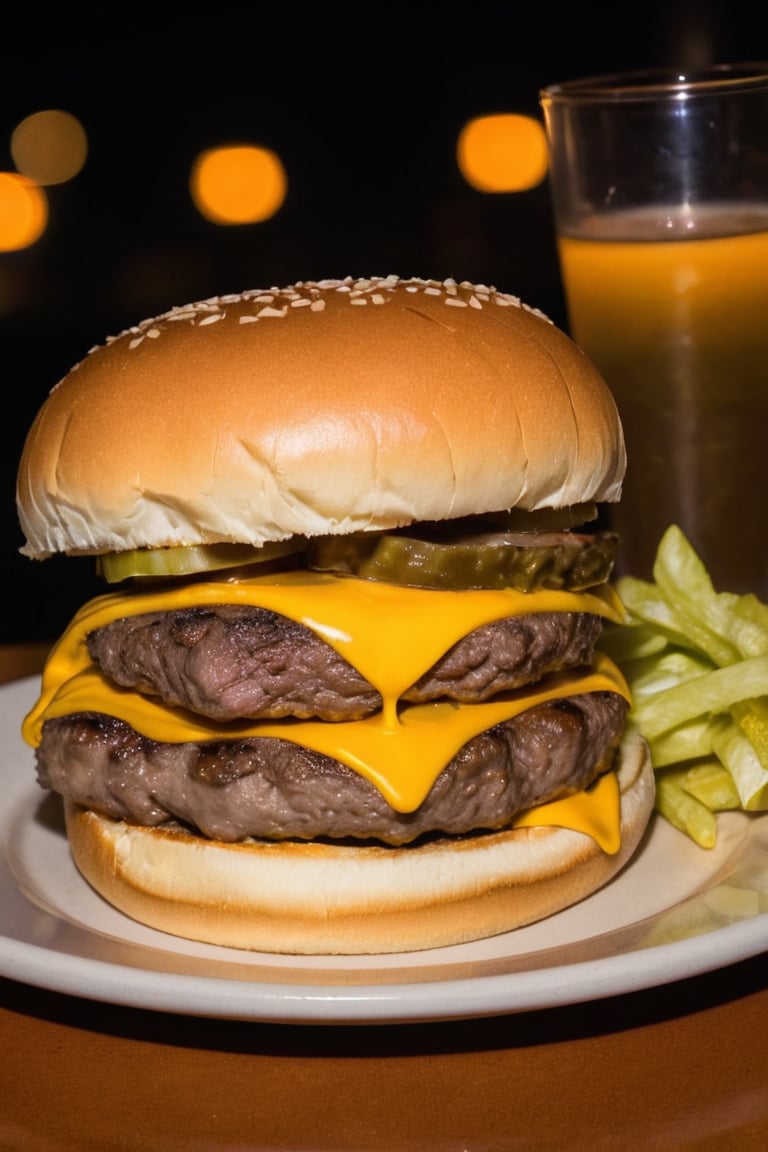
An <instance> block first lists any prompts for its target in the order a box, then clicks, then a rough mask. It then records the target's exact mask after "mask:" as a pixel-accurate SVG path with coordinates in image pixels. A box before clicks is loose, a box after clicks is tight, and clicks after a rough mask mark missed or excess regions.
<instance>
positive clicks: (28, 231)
mask: <svg viewBox="0 0 768 1152" xmlns="http://www.w3.org/2000/svg"><path fill="white" fill-rule="evenodd" d="M47 223H48V198H47V196H46V194H45V192H44V191H43V189H42V188H40V187H39V186H38V185H37V184H35V182H34V181H33V180H29V179H27V177H26V176H22V175H20V174H19V173H18V172H0V252H17V251H18V250H19V249H20V248H28V247H29V245H30V244H34V243H35V241H36V240H39V239H40V237H41V236H42V234H43V232H44V231H45V226H46V224H47Z"/></svg>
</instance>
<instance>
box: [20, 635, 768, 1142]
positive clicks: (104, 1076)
mask: <svg viewBox="0 0 768 1152" xmlns="http://www.w3.org/2000/svg"><path fill="white" fill-rule="evenodd" d="M42 654H43V648H42V646H36V647H35V648H29V649H28V648H14V649H6V650H4V651H2V650H0V678H2V679H5V680H8V679H11V678H13V677H14V676H19V675H23V674H27V673H29V672H31V671H34V670H36V669H37V668H38V667H39V666H40V661H41V659H42ZM766 1148H768V958H766V957H756V958H754V959H751V960H747V961H744V962H742V963H739V964H735V965H733V966H731V967H729V968H727V969H724V970H722V971H719V972H716V973H713V974H711V975H706V976H699V977H695V978H693V979H691V980H688V981H685V982H681V983H676V984H670V985H666V986H665V987H662V988H660V989H655V990H652V991H647V992H635V993H632V994H630V995H627V996H620V997H613V998H610V999H606V1000H601V1001H597V1002H594V1003H589V1004H578V1005H572V1006H569V1007H565V1008H558V1009H548V1010H544V1011H539V1012H528V1013H520V1014H515V1015H510V1016H505V1017H493V1018H488V1019H480V1020H469V1021H458V1022H452V1023H446V1022H442V1023H428V1024H407V1025H399V1026H397V1025H380V1026H375V1025H374V1026H354V1025H350V1026H344V1027H338V1026H317V1027H310V1026H305V1025H275V1024H253V1023H243V1022H232V1021H224V1020H211V1019H203V1018H195V1017H191V1016H176V1015H167V1014H163V1013H154V1012H148V1011H144V1010H135V1009H128V1008H121V1007H115V1006H111V1005H106V1004H100V1003H97V1002H93V1001H89V1000H80V999H77V998H74V997H68V996H65V995H61V994H57V993H53V992H48V991H43V990H40V989H37V988H34V987H29V986H26V985H24V984H18V983H15V982H13V981H9V980H2V981H0V1152H16V1150H18V1152H38V1150H39V1152H89V1150H93V1152H112V1150H115V1152H116V1150H118V1149H119V1150H132V1149H147V1150H151V1152H174V1150H176V1149H178V1150H182V1149H183V1150H184V1152H217V1150H221V1152H245V1150H246V1149H264V1150H267V1149H269V1150H270V1152H271V1150H277V1149H291V1150H301V1152H310V1150H313V1149H317V1150H326V1149H327V1150H333V1152H341V1150H346V1149H349V1150H355V1152H362V1150H365V1149H386V1150H388V1152H409V1150H411V1149H413V1150H414V1152H432V1150H435V1152H437V1150H442V1149H445V1150H446V1152H448V1150H449V1152H464V1150H466V1152H484V1150H488V1152H490V1150H496V1149H521V1150H529V1149H541V1150H558V1152H569V1150H573V1149H590V1150H592V1152H616V1150H618V1152H633V1150H635V1149H637V1150H642V1152H660V1150H662V1149H663V1150H664V1152H673V1150H683V1149H685V1150H688V1152H728V1150H730V1149H733V1150H734V1152H765V1149H766Z"/></svg>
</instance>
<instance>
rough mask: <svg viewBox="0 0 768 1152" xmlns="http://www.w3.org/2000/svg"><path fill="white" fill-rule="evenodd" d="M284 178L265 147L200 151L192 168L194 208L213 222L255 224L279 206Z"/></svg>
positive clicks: (271, 213) (229, 146) (285, 181)
mask: <svg viewBox="0 0 768 1152" xmlns="http://www.w3.org/2000/svg"><path fill="white" fill-rule="evenodd" d="M287 187H288V181H287V177H286V174H285V169H284V168H283V165H282V162H281V160H280V158H279V157H278V156H277V155H276V154H275V153H274V152H272V151H271V150H270V149H268V148H261V147H257V146H255V145H245V144H242V145H228V146H226V147H220V148H211V149H209V150H208V151H206V152H202V153H201V154H200V155H199V156H198V157H197V159H196V160H195V163H194V165H193V167H192V172H191V176H190V192H191V195H192V199H193V201H194V203H195V207H196V208H197V210H198V212H200V213H201V215H203V216H205V217H206V219H208V220H211V221H213V223H215V224H257V223H259V222H261V221H262V220H268V219H269V218H270V217H271V216H274V215H275V213H276V212H277V211H279V209H280V208H281V206H282V204H283V201H284V200H285V195H286V190H287Z"/></svg>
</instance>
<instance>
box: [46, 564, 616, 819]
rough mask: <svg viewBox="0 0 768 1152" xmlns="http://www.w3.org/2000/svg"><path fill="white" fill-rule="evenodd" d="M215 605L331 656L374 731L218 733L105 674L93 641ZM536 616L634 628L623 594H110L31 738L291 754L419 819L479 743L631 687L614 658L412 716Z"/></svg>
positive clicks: (294, 576) (337, 588)
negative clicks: (254, 741) (94, 731)
mask: <svg viewBox="0 0 768 1152" xmlns="http://www.w3.org/2000/svg"><path fill="white" fill-rule="evenodd" d="M215 604H245V605H252V606H255V607H260V608H265V609H267V610H271V611H274V612H278V613H280V614H282V615H283V616H286V617H289V618H290V619H292V620H295V621H297V622H299V623H301V624H304V625H306V626H307V627H309V628H310V629H312V631H313V632H315V633H316V635H318V636H319V637H321V638H322V639H323V640H324V641H325V642H326V643H328V644H330V645H331V646H332V647H333V648H334V649H335V650H336V651H337V652H338V653H339V654H340V655H341V656H343V657H344V659H346V660H347V661H348V662H349V663H350V664H352V665H353V666H354V667H355V668H356V669H357V670H358V671H359V672H360V674H361V675H362V676H364V677H365V678H366V679H367V680H368V681H369V682H370V683H371V684H372V685H373V686H374V687H375V688H376V689H377V690H378V691H379V693H380V695H381V697H382V701H383V708H382V711H381V712H380V713H378V714H376V715H375V716H371V717H369V718H367V719H366V720H363V721H354V722H340V723H329V722H326V721H314V720H301V721H292V720H280V721H269V720H259V721H250V720H242V721H235V722H230V723H224V724H222V723H221V722H217V721H213V720H208V719H207V718H205V717H201V716H198V715H195V714H192V713H190V712H188V711H185V710H183V709H180V708H173V707H169V706H167V705H165V704H163V703H162V702H161V701H160V700H159V699H157V698H149V697H145V696H142V695H141V694H140V693H138V692H135V691H132V690H128V689H121V688H117V687H116V686H114V685H112V684H110V683H109V682H108V681H107V680H106V679H105V677H104V676H103V675H102V674H101V672H100V671H99V669H98V668H97V666H96V665H95V664H94V663H93V662H92V661H91V659H90V657H89V655H88V651H87V647H86V636H87V635H88V633H89V632H91V631H93V630H94V629H95V628H100V627H103V626H104V625H105V624H108V623H109V622H110V621H112V620H116V619H119V618H121V617H124V616H127V615H138V614H142V613H146V612H157V611H172V610H175V609H180V608H192V607H198V606H211V605H215ZM532 612H591V613H596V614H598V615H600V616H603V617H604V618H607V619H610V620H617V621H620V620H621V619H622V618H623V613H622V608H621V604H620V602H619V601H618V599H617V597H616V595H615V593H614V592H613V590H612V589H611V588H610V587H609V586H603V587H601V588H600V589H597V590H593V591H592V592H579V593H574V592H562V591H549V590H543V591H539V592H533V593H519V592H515V591H513V590H501V591H499V590H492V591H491V590H489V591H484V590H471V591H461V592H450V591H440V592H437V591H432V590H429V589H423V588H409V587H404V586H398V585H393V584H387V583H383V582H376V581H368V580H359V579H356V578H354V577H342V578H339V577H335V576H329V575H326V574H320V573H313V572H291V573H284V574H281V575H279V576H276V575H270V576H268V577H267V576H263V577H254V578H251V579H247V580H242V581H220V582H219V581H211V582H206V583H193V584H186V585H182V586H176V587H171V588H166V589H161V590H157V589H154V590H150V591H147V592H138V593H136V592H132V593H129V594H127V595H126V594H124V593H120V592H116V593H110V594H107V595H105V596H100V597H97V598H96V599H95V600H91V601H90V602H89V603H88V604H86V605H84V607H83V608H82V609H81V610H80V611H79V612H78V613H77V615H76V616H75V618H74V619H73V621H72V622H71V624H70V626H69V628H68V629H67V631H66V632H65V633H64V635H63V636H62V638H61V640H60V641H59V642H58V644H57V645H56V646H55V648H54V649H53V651H52V652H51V655H50V657H49V659H48V662H47V664H46V667H45V670H44V673H43V679H42V688H41V694H40V698H39V700H38V702H37V704H36V705H35V707H34V708H33V709H32V711H31V712H30V713H29V715H28V716H27V717H26V719H25V721H24V725H23V735H24V738H25V740H26V741H27V742H28V743H29V744H31V745H32V746H37V745H38V744H39V742H40V739H41V733H42V726H43V724H44V722H45V721H46V720H48V719H53V718H57V717H62V716H66V715H70V714H73V713H75V712H88V711H90V712H101V713H104V714H106V715H111V716H116V717H118V718H119V719H122V720H124V721H125V722H126V723H128V724H130V725H131V727H133V728H134V729H136V731H138V732H140V733H141V734H143V735H145V736H147V737H149V738H150V739H153V740H158V741H163V742H171V743H173V742H186V741H196V742H199V741H207V740H216V739H222V738H224V739H237V738H243V737H248V736H264V737H275V738H279V739H283V740H290V741H293V742H294V743H296V744H300V745H302V746H303V747H307V748H311V749H313V750H314V751H316V752H320V753H322V754H324V755H327V756H331V757H333V758H334V759H337V760H339V761H341V762H342V763H343V764H346V765H347V766H348V767H350V768H352V769H353V770H354V771H356V772H358V773H359V774H360V775H361V776H363V777H364V778H365V779H367V780H368V781H369V782H370V783H372V784H374V785H375V786H376V787H377V788H379V790H380V791H381V792H382V794H383V796H384V797H385V799H386V800H387V801H388V803H389V804H390V805H391V806H392V807H393V808H395V809H396V810H397V811H401V812H410V811H413V810H414V809H416V808H418V807H419V805H420V804H421V803H422V802H423V800H424V798H425V797H426V795H427V794H428V792H429V791H430V789H431V787H432V785H433V784H434V782H435V780H436V779H437V776H438V775H439V774H440V772H441V771H442V769H443V768H444V767H445V765H446V764H447V763H448V762H449V761H450V760H451V759H452V758H453V757H454V756H455V755H456V753H457V752H458V751H459V749H460V748H461V747H462V746H463V745H464V744H465V743H466V742H467V740H469V739H471V738H472V737H473V736H475V735H477V734H478V733H480V732H482V731H484V730H485V729H486V728H490V727H492V726H493V725H494V724H498V723H500V722H501V721H504V720H508V719H511V718H512V717H514V716H516V715H518V714H519V713H520V712H523V711H525V710H527V709H529V708H532V707H535V706H536V705H537V704H539V703H543V702H545V701H548V700H555V699H558V698H562V697H563V696H566V695H575V694H578V693H582V692H597V691H612V692H618V693H620V694H621V695H623V696H625V697H626V698H627V699H629V694H628V690H627V686H626V684H625V682H624V680H623V678H622V676H621V674H620V672H619V671H618V669H617V668H616V667H615V665H613V664H612V663H611V662H610V661H609V660H608V659H607V658H606V657H604V656H598V657H597V658H596V660H595V662H594V665H593V667H592V668H589V669H586V670H581V671H579V672H576V673H562V674H558V675H554V676H549V677H546V678H545V680H543V681H541V682H540V683H539V684H537V685H534V686H533V687H531V688H526V689H521V690H519V691H517V692H514V693H509V694H506V695H505V696H504V697H499V698H496V699H494V700H490V701H488V702H486V703H479V704H455V703H453V702H445V701H439V702H435V703H431V704H422V705H403V704H400V705H399V703H398V702H399V701H400V698H401V696H402V694H403V693H404V692H405V691H406V689H408V688H409V687H410V686H411V685H412V684H413V683H415V682H416V680H418V679H419V677H420V676H421V675H423V673H424V672H426V671H427V670H428V669H429V668H430V667H431V666H432V665H433V664H434V663H435V662H436V661H437V660H438V659H439V658H440V657H441V656H442V655H443V654H444V653H445V652H447V651H448V650H449V649H450V648H451V647H452V646H453V645H454V644H455V643H457V641H459V640H460V639H461V638H462V637H463V636H465V635H467V634H468V633H469V632H471V631H473V630H474V629H476V628H479V627H482V626H483V625H484V624H488V623H491V622H492V621H494V620H498V619H503V618H505V617H508V616H517V615H525V614H530V613H532Z"/></svg>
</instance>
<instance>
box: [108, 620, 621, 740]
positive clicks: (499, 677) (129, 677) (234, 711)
mask: <svg viewBox="0 0 768 1152" xmlns="http://www.w3.org/2000/svg"><path fill="white" fill-rule="evenodd" d="M601 630H602V620H601V619H600V617H598V616H593V615H590V614H587V613H579V612H545V613H541V614H536V613H532V614H530V615H526V616H518V617H510V618H508V619H504V620H498V621H495V622H493V623H491V624H487V625H485V626H484V627H482V628H478V629H476V630H475V631H474V632H472V633H470V634H469V635H468V636H466V637H464V638H462V639H461V640H460V641H459V642H458V643H457V644H456V645H454V647H453V648H451V649H450V651H448V652H447V653H446V654H445V655H444V656H443V657H442V658H441V659H440V660H439V661H438V662H437V663H436V664H435V665H434V666H433V667H432V668H431V669H429V670H428V671H427V672H426V673H425V674H424V675H423V676H422V677H421V678H420V679H419V680H418V681H417V683H416V684H415V685H413V686H412V687H411V688H410V689H409V690H408V691H407V692H406V693H404V699H405V700H407V701H409V702H411V703H426V702H429V701H432V700H437V699H440V698H446V699H450V700H455V701H458V702H460V703H473V702H479V701H483V700H488V699H490V698H491V697H493V696H495V695H496V694H498V693H499V692H506V691H511V690H513V689H516V688H520V687H523V686H524V685H526V684H530V683H534V682H535V681H536V680H538V679H539V678H540V677H541V676H544V675H547V674H548V673H550V672H556V671H560V670H562V669H564V668H570V667H574V666H577V665H581V664H586V663H588V662H589V661H590V660H591V658H592V654H593V652H594V647H595V644H596V642H597V639H598V637H599V635H600V632H601ZM87 644H88V651H89V653H90V656H91V658H92V659H93V660H94V661H95V662H96V663H97V664H98V665H99V667H100V668H101V669H102V671H103V672H104V674H105V675H106V676H108V677H109V678H110V679H112V680H113V681H114V682H115V683H117V684H119V685H120V686H122V687H126V688H133V689H135V690H136V691H139V692H142V693H145V694H148V695H153V696H158V697H160V698H161V699H162V700H163V701H164V702H165V703H167V704H170V705H174V706H177V707H183V708H187V709H189V710H191V711H193V712H198V713H200V714H201V715H204V716H207V717H209V718H210V719H213V720H222V721H226V720H233V719H237V718H249V719H255V720H257V719H282V718H284V717H295V718H297V719H309V718H312V717H317V718H319V719H322V720H331V721H333V720H357V719H362V718H363V717H365V716H369V715H372V714H373V713H374V712H377V711H379V710H380V709H381V697H380V695H379V693H378V692H377V691H376V690H375V689H374V688H373V686H372V685H371V684H369V683H368V681H367V680H365V679H364V677H362V676H361V675H360V673H359V672H357V670H356V669H355V668H353V667H352V666H351V665H350V664H349V663H347V661H346V660H345V659H344V658H343V657H342V656H340V655H339V654H338V653H337V652H336V651H335V650H334V649H333V648H331V647H330V645H328V644H326V643H325V641H324V640H322V639H321V638H320V637H318V636H316V635H315V633H313V632H312V631H311V630H310V629H309V628H307V627H305V626H304V625H303V624H300V623H297V622H295V621H293V620H290V619H288V618H287V617H285V616H281V615H279V614H277V613H275V612H271V611H268V610H266V609H263V608H254V607H250V606H239V605H219V606H215V607H211V608H191V609H178V610H175V611H171V612H156V613H147V614H144V615H139V616H129V617H125V618H123V619H120V620H116V621H113V622H112V623H110V624H107V625H105V626H104V627H102V628H99V629H97V630H95V631H93V632H91V633H90V635H89V636H88V639H87Z"/></svg>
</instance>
